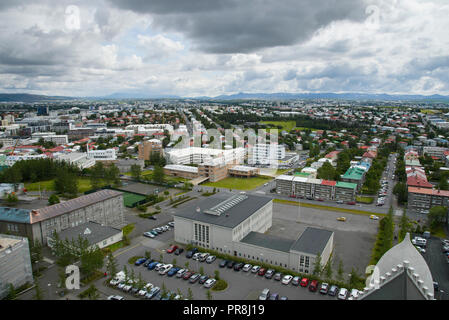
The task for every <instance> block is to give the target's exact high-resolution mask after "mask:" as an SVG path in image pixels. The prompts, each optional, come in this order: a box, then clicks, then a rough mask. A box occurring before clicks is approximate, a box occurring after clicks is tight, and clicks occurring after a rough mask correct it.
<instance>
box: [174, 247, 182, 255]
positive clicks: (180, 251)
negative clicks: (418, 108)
mask: <svg viewBox="0 0 449 320" xmlns="http://www.w3.org/2000/svg"><path fill="white" fill-rule="evenodd" d="M183 252H184V249H183V248H178V249H176V250H175V255H177V256H179V255H180V254H181V253H183Z"/></svg>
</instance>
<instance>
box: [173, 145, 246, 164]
mask: <svg viewBox="0 0 449 320" xmlns="http://www.w3.org/2000/svg"><path fill="white" fill-rule="evenodd" d="M166 154H167V159H168V161H169V162H170V163H172V164H202V163H205V162H208V163H213V164H218V163H222V164H242V163H243V161H244V159H245V149H244V148H235V149H225V150H222V149H211V148H199V147H190V148H183V149H172V150H170V151H168V152H166Z"/></svg>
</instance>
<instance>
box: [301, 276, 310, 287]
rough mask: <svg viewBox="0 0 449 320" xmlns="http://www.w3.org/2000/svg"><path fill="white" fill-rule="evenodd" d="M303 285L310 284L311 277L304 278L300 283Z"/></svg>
mask: <svg viewBox="0 0 449 320" xmlns="http://www.w3.org/2000/svg"><path fill="white" fill-rule="evenodd" d="M299 284H300V285H301V287H307V286H308V285H309V279H308V278H302V280H301V282H300V283H299Z"/></svg>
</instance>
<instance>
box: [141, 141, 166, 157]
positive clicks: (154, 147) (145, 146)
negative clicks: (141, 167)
mask: <svg viewBox="0 0 449 320" xmlns="http://www.w3.org/2000/svg"><path fill="white" fill-rule="evenodd" d="M155 153H157V154H159V155H160V156H163V155H164V150H163V148H162V141H160V140H158V139H150V140H145V141H142V142H141V143H140V144H139V159H140V160H150V158H151V155H152V154H155Z"/></svg>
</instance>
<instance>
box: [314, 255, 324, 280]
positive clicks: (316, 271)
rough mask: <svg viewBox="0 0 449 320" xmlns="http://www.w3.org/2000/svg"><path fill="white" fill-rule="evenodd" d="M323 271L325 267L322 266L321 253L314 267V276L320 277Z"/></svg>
mask: <svg viewBox="0 0 449 320" xmlns="http://www.w3.org/2000/svg"><path fill="white" fill-rule="evenodd" d="M322 271H323V267H322V265H321V253H319V252H318V253H317V255H316V258H315V263H314V265H313V272H312V273H313V274H314V275H316V276H320V274H321V272H322Z"/></svg>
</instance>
